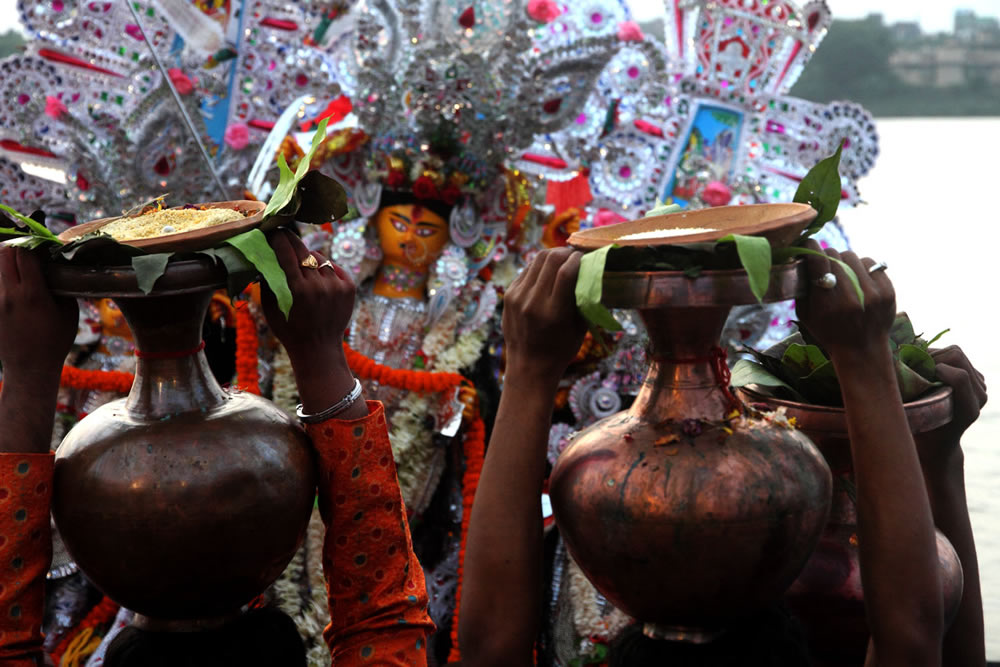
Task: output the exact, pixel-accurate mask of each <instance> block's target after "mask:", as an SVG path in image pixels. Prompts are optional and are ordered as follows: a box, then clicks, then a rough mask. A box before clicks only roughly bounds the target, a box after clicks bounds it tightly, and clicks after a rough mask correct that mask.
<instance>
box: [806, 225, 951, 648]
mask: <svg viewBox="0 0 1000 667" xmlns="http://www.w3.org/2000/svg"><path fill="white" fill-rule="evenodd" d="M812 247H813V249H816V250H818V249H819V246H818V245H816V244H815V243H813V244H812ZM827 254H828V255H830V256H831V257H837V258H841V259H843V260H844V261H845V262H847V264H849V265H850V266H851V267H852V268H853V269H854V272H855V273H856V274H857V276H858V279H859V281H860V282H861V287H862V290H863V292H864V295H865V304H864V306H862V305H861V303H860V302H859V300H858V298H857V296H856V295H855V293H854V290H853V288H852V287H851V283H850V281H849V280H848V278H847V275H846V274H845V273H844V272H843V270H842V269H840V268H839V267H838V266H837V265H835V264H833V263H832V262H830V261H829V260H828V259H827V258H825V257H813V256H811V257H809V259H808V260H807V261H808V265H809V276H810V285H811V286H810V290H809V294H808V296H807V298H805V299H802V300H800V301H799V303H798V315H799V319H800V321H801V323H802V325H803V326H804V327H805V328H806V329H807V330H808V331H809V332H810V333H811V334H812V335H813V336H814V337H815V338H816V339H817V340H818V341H819V342H820V344H821V345H822V346H823V347H824V348H826V350H827V351H828V352H829V353H830V356H831V358H832V360H833V364H834V367H835V369H836V371H837V377H838V378H839V379H840V386H841V393H842V395H843V399H844V407H845V408H846V410H847V427H848V433H849V436H850V441H851V456H852V459H853V461H854V474H855V481H856V484H857V503H858V541H859V545H858V549H859V555H860V561H861V581H862V585H863V586H864V591H865V612H866V616H867V620H868V627H869V629H870V630H871V637H872V643H871V646H870V648H869V656H868V661H867V663H866V664H868V665H874V664H877V665H878V666H879V667H890V666H895V665H899V666H901V667H902V666H904V665H905V666H909V667H912V666H916V665H940V664H941V639H942V625H943V620H942V599H941V597H942V596H941V583H940V578H939V572H938V568H939V566H938V560H937V548H936V545H935V536H934V524H933V521H932V517H931V508H930V503H929V502H928V499H927V492H926V490H925V489H924V480H923V476H922V475H921V470H920V463H919V461H918V459H917V451H916V447H915V446H914V443H913V437H912V436H911V435H910V430H909V427H908V425H907V422H906V415H905V413H904V411H903V404H902V399H901V398H900V394H899V388H898V386H897V382H896V373H895V366H894V362H893V359H892V354H891V351H890V347H889V328H890V326H891V324H892V322H893V319H894V317H895V314H896V298H895V292H894V290H893V287H892V283H891V281H890V280H889V278H888V277H887V276H886V274H885V272H884V271H876V272H874V273H871V272H869V270H868V269H869V268H870V267H871V266H872V265H873V264H874V262H873V261H872V260H871V259H868V258H866V259H865V260H864V261H862V260H860V259H858V257H857V256H856V255H855V254H854V253H845V254H844V255H843V256H842V257H841V256H840V255H839V254H838V253H837V252H836V251H834V250H827ZM825 273H833V274H834V275H835V276H836V278H837V283H836V286H835V287H833V288H832V289H824V288H823V287H820V286H817V284H816V282H815V281H816V280H817V279H818V278H819V277H820V276H822V275H823V274H825Z"/></svg>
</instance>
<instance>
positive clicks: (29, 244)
mask: <svg viewBox="0 0 1000 667" xmlns="http://www.w3.org/2000/svg"><path fill="white" fill-rule="evenodd" d="M46 243H51V241H50V240H49V239H43V238H40V237H38V236H20V237H18V238H14V239H10V240H9V241H4V242H3V245H9V246H14V247H17V248H26V249H28V250H34V249H35V248H38V247H40V246H43V245H45V244H46Z"/></svg>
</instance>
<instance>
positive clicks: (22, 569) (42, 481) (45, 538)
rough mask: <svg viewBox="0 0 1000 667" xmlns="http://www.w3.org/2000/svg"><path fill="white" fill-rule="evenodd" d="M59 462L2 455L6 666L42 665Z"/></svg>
mask: <svg viewBox="0 0 1000 667" xmlns="http://www.w3.org/2000/svg"><path fill="white" fill-rule="evenodd" d="M54 460H55V456H54V455H53V454H51V453H44V454H20V453H9V454H0V572H2V574H0V665H4V666H5V667H35V666H36V665H40V664H42V663H41V660H42V638H43V637H42V607H43V605H44V603H45V572H46V570H47V569H48V567H49V563H50V562H51V560H52V535H51V529H50V528H49V505H50V503H51V500H52V465H53V461H54Z"/></svg>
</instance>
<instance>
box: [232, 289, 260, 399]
mask: <svg viewBox="0 0 1000 667" xmlns="http://www.w3.org/2000/svg"><path fill="white" fill-rule="evenodd" d="M258 343H259V340H258V338H257V323H256V322H255V321H254V319H253V315H252V314H251V313H250V304H248V303H247V302H246V301H240V302H239V303H237V304H236V386H237V387H239V388H240V389H242V390H243V391H246V392H249V393H251V394H257V395H258V396H260V375H259V374H258V370H257V345H258Z"/></svg>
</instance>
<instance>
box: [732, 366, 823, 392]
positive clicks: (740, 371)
mask: <svg viewBox="0 0 1000 667" xmlns="http://www.w3.org/2000/svg"><path fill="white" fill-rule="evenodd" d="M731 383H732V385H733V386H734V387H745V386H747V385H750V384H755V385H759V386H761V387H778V388H781V389H784V390H786V391H787V392H788V393H789V394H791V396H792V397H793V398H794V399H795V400H797V401H803V402H805V399H804V398H803V397H802V395H801V394H800V393H799V392H797V391H795V389H794V388H793V387H792V385H790V384H788V383H787V382H785V381H784V380H782V379H781V378H779V377H778V376H777V375H775V374H774V373H772V372H771V371H769V370H767V369H766V368H764V367H763V366H761V365H760V364H758V363H755V362H753V361H750V360H749V359H740V360H739V361H737V362H736V363H735V364H734V365H733V372H732V378H731Z"/></svg>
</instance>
